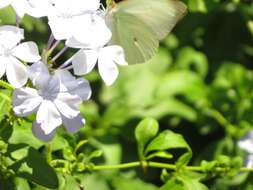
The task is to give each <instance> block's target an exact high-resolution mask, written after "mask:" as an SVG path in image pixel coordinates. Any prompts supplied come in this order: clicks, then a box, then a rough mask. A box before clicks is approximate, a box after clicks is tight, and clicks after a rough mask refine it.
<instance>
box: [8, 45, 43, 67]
mask: <svg viewBox="0 0 253 190" xmlns="http://www.w3.org/2000/svg"><path fill="white" fill-rule="evenodd" d="M13 55H14V56H15V57H17V58H19V59H21V60H23V61H25V62H30V63H32V62H37V61H39V60H40V59H41V57H40V55H39V50H38V47H37V45H36V44H35V43H34V42H25V43H22V44H19V45H18V46H16V47H15V48H13Z"/></svg>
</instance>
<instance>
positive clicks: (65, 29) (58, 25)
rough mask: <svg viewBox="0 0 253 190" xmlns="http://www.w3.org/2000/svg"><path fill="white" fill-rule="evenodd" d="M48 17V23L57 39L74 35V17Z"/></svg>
mask: <svg viewBox="0 0 253 190" xmlns="http://www.w3.org/2000/svg"><path fill="white" fill-rule="evenodd" d="M48 19H49V22H48V24H49V26H50V28H51V30H52V33H53V35H54V38H55V39H56V40H65V39H68V38H70V37H71V36H72V32H73V23H72V22H73V21H72V19H67V18H62V17H55V16H53V17H52V16H50V17H48ZM79 24H80V23H79Z"/></svg>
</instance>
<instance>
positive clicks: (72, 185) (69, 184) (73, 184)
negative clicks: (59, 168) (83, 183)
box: [60, 175, 80, 190]
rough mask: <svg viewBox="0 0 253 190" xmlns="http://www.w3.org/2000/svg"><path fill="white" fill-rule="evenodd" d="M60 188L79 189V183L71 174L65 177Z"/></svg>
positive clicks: (62, 189)
mask: <svg viewBox="0 0 253 190" xmlns="http://www.w3.org/2000/svg"><path fill="white" fill-rule="evenodd" d="M60 190H80V188H79V185H78V183H77V181H76V180H75V178H74V177H73V176H70V175H67V176H66V177H65V185H64V186H63V187H62V188H61V189H60Z"/></svg>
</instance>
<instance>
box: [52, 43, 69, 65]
mask: <svg viewBox="0 0 253 190" xmlns="http://www.w3.org/2000/svg"><path fill="white" fill-rule="evenodd" d="M67 49H68V47H67V46H65V47H64V48H63V49H62V50H61V51H59V52H58V53H57V54H56V55H55V56H54V57H53V58H52V60H51V61H52V62H55V61H56V60H57V59H58V58H59V57H60V56H61V55H62V54H63V53H65V51H66V50H67Z"/></svg>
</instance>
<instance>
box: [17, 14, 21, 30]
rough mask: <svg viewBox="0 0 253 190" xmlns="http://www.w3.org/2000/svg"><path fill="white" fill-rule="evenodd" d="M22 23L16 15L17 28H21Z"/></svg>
mask: <svg viewBox="0 0 253 190" xmlns="http://www.w3.org/2000/svg"><path fill="white" fill-rule="evenodd" d="M20 21H21V19H20V18H19V16H18V15H17V14H16V27H19V26H20Z"/></svg>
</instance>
